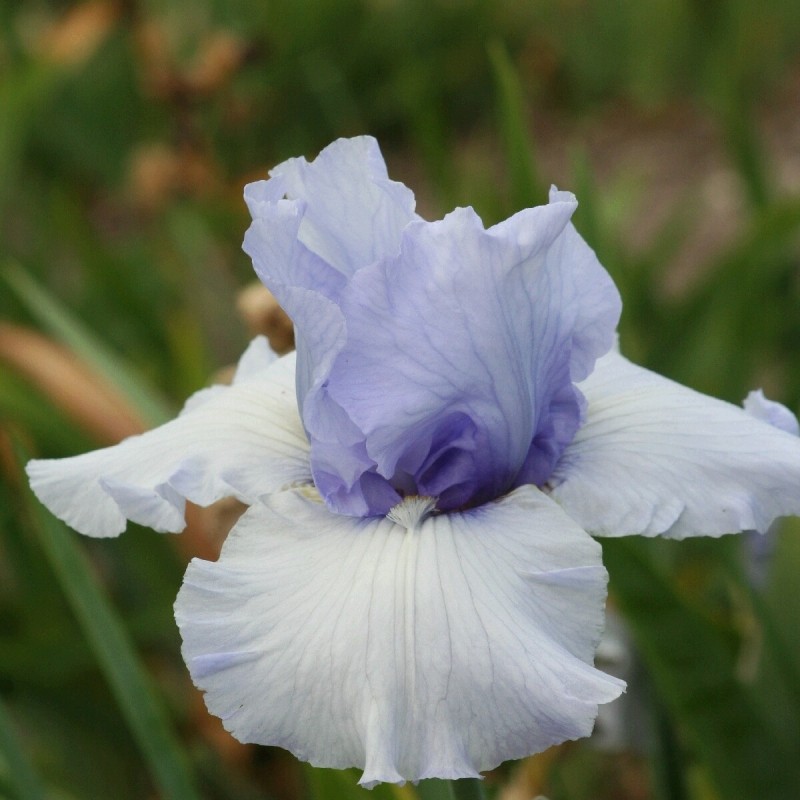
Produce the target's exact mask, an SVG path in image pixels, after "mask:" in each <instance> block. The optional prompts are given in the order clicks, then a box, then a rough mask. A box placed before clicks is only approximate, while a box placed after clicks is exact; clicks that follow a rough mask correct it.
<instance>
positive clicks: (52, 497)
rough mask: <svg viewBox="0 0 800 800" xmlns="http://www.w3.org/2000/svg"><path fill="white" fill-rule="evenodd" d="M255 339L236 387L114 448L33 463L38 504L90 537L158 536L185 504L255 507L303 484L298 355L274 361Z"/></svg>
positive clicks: (179, 521)
mask: <svg viewBox="0 0 800 800" xmlns="http://www.w3.org/2000/svg"><path fill="white" fill-rule="evenodd" d="M274 359H275V356H274V354H272V352H271V351H270V350H269V347H268V345H267V344H266V340H263V339H257V340H255V341H254V342H253V343H252V344H251V346H250V348H248V351H247V352H246V353H245V355H244V356H243V357H242V360H241V362H240V365H239V369H238V371H237V375H236V379H235V380H234V383H233V385H232V386H224V387H223V386H215V387H212V388H211V389H204V390H201V391H200V392H198V393H197V394H195V395H194V396H193V397H191V398H190V399H189V401H188V402H187V404H186V406H185V408H184V411H183V412H182V413H181V415H180V416H179V417H177V418H176V419H174V420H172V421H171V422H168V423H166V424H165V425H162V426H161V427H159V428H156V429H154V430H152V431H148V432H147V433H144V434H142V435H140V436H132V437H131V438H129V439H125V440H124V441H122V442H120V443H119V444H117V445H114V446H113V447H107V448H105V449H103V450H96V451H94V452H91V453H85V454H84V455H80V456H74V457H72V458H63V459H53V460H40V461H31V462H30V463H29V464H28V467H27V471H28V475H29V477H30V482H31V487H32V488H33V491H34V492H35V493H36V495H37V497H38V498H39V499H40V500H41V501H42V503H44V504H45V505H46V506H47V507H48V508H49V509H50V510H51V511H52V512H53V513H54V514H55V515H56V516H57V517H59V518H61V519H62V520H64V521H65V522H67V523H68V524H69V525H71V526H72V527H73V528H75V529H76V530H77V531H80V532H81V533H85V534H87V535H89V536H99V537H107V536H116V535H118V534H120V533H122V531H124V530H125V525H126V520H128V519H129V520H131V521H132V522H137V523H139V524H140V525H147V526H149V527H151V528H154V529H155V530H157V531H173V532H174V531H180V530H183V528H184V527H185V525H186V522H185V519H184V507H185V500H190V501H191V502H193V503H197V504H198V505H209V504H210V503H213V502H214V501H216V500H219V499H220V498H222V497H236V498H237V499H239V500H241V501H242V502H245V503H252V502H254V501H255V500H256V499H257V498H258V497H259V496H260V495H261V494H263V493H264V492H269V491H274V490H277V489H280V488H282V487H285V486H288V485H291V484H292V483H295V482H308V481H309V480H310V472H309V467H308V442H307V439H306V437H305V434H304V433H303V428H302V425H301V423H300V419H299V416H298V413H297V405H296V402H295V393H294V355H293V354H292V355H289V356H285V357H284V358H282V359H279V360H277V361H275V360H274Z"/></svg>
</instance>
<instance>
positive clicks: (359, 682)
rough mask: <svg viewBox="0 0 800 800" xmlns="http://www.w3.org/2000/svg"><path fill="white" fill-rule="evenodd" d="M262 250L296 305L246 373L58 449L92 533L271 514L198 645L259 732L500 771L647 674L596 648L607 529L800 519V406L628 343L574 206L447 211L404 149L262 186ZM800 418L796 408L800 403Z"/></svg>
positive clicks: (200, 675) (712, 529) (256, 236)
mask: <svg viewBox="0 0 800 800" xmlns="http://www.w3.org/2000/svg"><path fill="white" fill-rule="evenodd" d="M245 198H246V201H247V203H248V206H249V208H250V212H251V215H252V217H253V223H252V225H251V227H250V229H249V230H248V232H247V235H246V238H245V245H244V246H245V250H246V251H247V253H248V254H249V255H250V256H251V258H252V259H253V263H254V266H255V269H256V272H257V273H258V275H259V277H260V278H261V279H262V281H263V282H264V283H265V284H266V285H267V286H268V287H269V289H271V290H272V292H273V293H274V294H275V295H276V297H277V298H278V300H279V301H280V302H281V304H282V305H283V307H284V308H285V309H286V310H287V312H288V313H289V315H290V316H291V317H292V320H293V322H294V324H295V330H296V340H297V351H296V353H294V354H291V355H289V356H285V357H283V358H277V357H276V356H275V355H274V354H272V353H271V351H270V350H269V348H268V346H267V344H266V342H265V341H264V340H262V339H257V340H255V341H254V342H253V343H252V344H251V346H250V347H249V348H248V350H247V352H246V353H245V355H244V356H243V357H242V360H241V361H240V364H239V367H238V370H237V372H236V376H235V379H234V381H233V384H232V385H231V386H227V387H221V386H216V387H212V388H211V389H206V390H203V391H201V392H199V393H198V394H196V395H194V396H193V397H192V398H191V399H190V400H189V402H188V403H187V405H186V407H185V408H184V410H183V411H182V413H181V414H180V416H178V417H177V418H176V419H175V420H173V421H171V422H169V423H167V424H166V425H163V426H162V427H160V428H157V429H156V430H154V431H151V432H148V433H145V434H143V435H141V436H137V437H133V438H130V439H127V440H125V441H123V442H122V443H120V444H119V445H116V446H114V447H111V448H107V449H104V450H99V451H96V452H93V453H88V454H85V455H81V456H76V457H74V458H68V459H62V460H52V461H33V462H31V463H30V464H29V467H28V472H29V475H30V479H31V485H32V487H33V489H34V491H35V492H36V493H37V495H38V496H39V498H40V499H41V500H42V501H43V502H44V503H45V504H46V505H47V506H48V507H49V508H50V509H51V510H52V511H53V512H54V513H55V514H57V515H58V516H59V517H61V518H62V519H63V520H65V521H66V522H67V523H69V524H70V525H71V526H73V527H74V528H75V529H77V530H78V531H80V532H82V533H85V534H87V535H90V536H115V535H117V534H119V533H120V532H122V531H123V530H124V528H125V525H126V520H131V521H134V522H136V523H139V524H142V525H147V526H150V527H152V528H154V529H156V530H158V531H179V530H181V529H182V528H183V527H184V525H185V521H184V507H185V501H186V500H189V501H191V502H193V503H197V504H199V505H208V504H210V503H213V502H215V501H216V500H219V499H221V498H223V497H229V496H231V497H235V498H237V499H239V500H240V501H242V502H243V503H245V504H247V505H248V506H249V508H248V510H247V511H246V512H245V514H244V515H243V516H242V517H241V518H240V519H239V521H238V522H237V524H236V525H235V527H234V528H233V530H232V531H231V533H230V534H229V536H228V538H227V540H226V542H225V544H224V546H223V549H222V553H221V555H220V558H219V560H218V561H217V562H207V561H202V560H198V559H195V560H193V561H192V563H191V564H190V565H189V568H188V570H187V573H186V577H185V581H184V585H183V587H182V589H181V591H180V594H179V596H178V599H177V603H176V619H177V622H178V625H179V626H180V630H181V634H182V637H183V654H184V657H185V659H186V662H187V664H188V667H189V670H190V672H191V675H192V678H193V680H194V682H195V683H196V684H197V686H198V687H199V688H200V689H202V690H203V691H204V692H205V693H206V694H205V696H206V702H207V704H208V706H209V708H210V710H211V711H212V712H213V713H215V714H217V715H218V716H220V717H221V718H222V720H223V722H224V724H225V727H226V728H227V729H228V730H229V731H230V732H231V733H233V734H234V735H235V736H236V737H237V738H239V739H240V740H242V741H245V742H256V743H262V744H271V745H278V746H281V747H284V748H286V749H288V750H290V751H292V752H293V753H294V754H295V755H297V756H298V757H299V758H301V759H304V760H307V761H310V762H311V763H312V764H315V765H319V766H327V767H350V766H357V767H360V768H362V769H363V776H362V778H361V783H362V784H363V785H366V786H371V785H374V784H375V783H378V782H381V781H388V782H401V781H404V780H413V781H416V780H419V779H422V778H428V777H439V778H461V777H474V776H477V775H478V774H479V772H480V771H483V770H487V769H490V768H492V767H494V766H496V765H497V764H499V763H500V762H502V761H504V760H507V759H512V758H519V757H522V756H526V755H529V754H531V753H534V752H537V751H540V750H543V749H545V748H546V747H548V746H550V745H552V744H555V743H558V742H561V741H564V740H567V739H574V738H577V737H581V736H586V735H588V734H589V733H590V732H591V729H592V726H593V723H594V719H595V716H596V714H597V708H598V705H600V704H602V703H607V702H609V701H610V700H613V699H614V698H615V697H617V696H618V695H619V693H620V692H621V691H622V690H623V688H624V687H623V684H622V683H621V682H620V681H619V680H617V679H615V678H613V677H611V676H609V675H606V674H604V673H602V672H601V671H599V670H597V669H596V668H595V667H594V665H593V658H594V653H595V649H596V647H597V644H598V640H599V637H600V634H601V632H602V628H603V607H604V601H605V595H606V582H607V575H606V571H605V569H604V568H603V565H602V563H601V557H600V556H601V553H600V547H599V545H598V544H597V542H596V541H595V540H594V539H593V538H592V535H604V536H622V535H628V534H641V535H645V536H656V535H662V536H667V537H671V538H683V537H686V536H695V535H710V536H719V535H721V534H724V533H729V532H734V531H740V530H744V529H757V530H761V531H764V530H766V528H767V527H768V526H769V525H770V524H771V523H772V521H773V520H774V519H775V518H777V517H780V516H784V515H789V514H799V513H800V440H798V438H797V437H796V436H795V435H793V430H794V429H793V422H792V420H793V416H792V415H791V413H790V412H789V411H788V410H787V409H785V408H783V407H782V406H778V405H777V404H772V403H769V401H766V400H765V399H764V398H763V396H760V395H753V396H751V397H750V398H749V399H748V407H747V409H740V408H737V407H735V406H732V405H730V404H727V403H724V402H721V401H718V400H715V399H712V398H710V397H706V396H704V395H701V394H698V393H696V392H694V391H692V390H690V389H687V388H685V387H682V386H680V385H678V384H675V383H673V382H671V381H669V380H667V379H665V378H662V377H660V376H658V375H656V374H654V373H651V372H649V371H647V370H645V369H642V368H640V367H637V366H635V365H633V364H631V363H630V362H628V361H627V360H626V359H625V358H623V357H622V356H621V355H620V354H619V353H618V352H617V350H616V348H615V329H616V325H617V321H618V317H619V313H620V300H619V296H618V293H617V291H616V288H615V287H614V284H613V282H612V281H611V279H610V277H609V276H608V274H607V273H606V272H605V270H604V269H603V267H602V266H601V265H600V264H599V262H598V261H597V259H596V257H595V255H594V253H593V252H592V251H591V249H590V248H589V247H588V246H587V245H586V244H585V243H584V242H583V240H582V239H581V238H580V236H579V235H578V233H577V232H576V231H575V229H574V228H573V226H572V224H571V222H570V217H571V215H572V213H573V211H574V209H575V207H576V203H575V200H574V198H573V197H572V196H571V195H569V194H567V193H563V192H557V191H553V192H552V193H551V197H550V202H549V204H548V205H545V206H542V207H538V208H533V209H528V210H525V211H522V212H520V213H518V214H516V215H515V216H513V217H511V218H510V219H508V220H506V221H505V222H502V223H500V224H499V225H495V226H493V227H490V228H488V229H487V228H485V227H484V225H483V224H482V222H481V220H480V219H479V218H478V216H477V215H476V214H475V213H474V212H473V211H472V210H471V209H468V208H467V209H457V210H456V211H454V212H452V213H451V214H449V215H448V216H446V217H445V218H444V219H443V220H441V221H438V222H426V221H424V220H422V219H421V218H420V217H419V216H417V215H416V213H415V212H414V199H413V195H412V194H411V192H410V191H409V190H408V189H407V188H406V187H405V186H403V185H402V184H398V183H395V182H392V181H390V180H389V179H388V177H387V174H386V168H385V165H384V163H383V160H382V158H381V155H380V151H379V150H378V147H377V144H376V143H375V141H374V140H372V139H370V138H368V137H362V138H358V139H353V140H340V141H337V142H335V143H334V144H332V145H330V146H329V147H328V148H326V149H325V150H324V151H323V152H322V153H321V154H320V155H319V156H318V158H317V159H316V160H315V161H314V162H312V163H308V162H306V161H305V160H304V159H292V160H290V161H287V162H285V163H284V164H282V165H280V166H279V167H277V168H276V169H274V170H273V171H272V173H271V177H270V179H269V180H266V181H262V182H258V183H255V184H252V185H250V186H248V187H247V188H246V190H245ZM794 422H795V423H796V421H794Z"/></svg>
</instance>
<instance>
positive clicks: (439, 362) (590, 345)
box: [303, 196, 620, 513]
mask: <svg viewBox="0 0 800 800" xmlns="http://www.w3.org/2000/svg"><path fill="white" fill-rule="evenodd" d="M574 208H575V203H574V200H573V199H571V196H570V198H566V199H562V198H561V197H558V198H556V201H555V202H553V203H551V204H550V205H548V206H543V207H540V208H535V209H529V210H527V211H523V212H520V213H519V214H517V215H515V216H514V217H512V218H511V219H510V220H507V221H506V222H504V223H502V224H501V225H498V226H495V227H494V228H490V229H489V230H484V228H483V225H482V223H481V221H480V219H479V218H478V217H477V215H476V214H475V213H474V212H473V211H472V210H471V209H458V210H456V211H455V212H453V213H452V214H450V215H448V216H447V217H446V218H445V219H444V220H442V221H441V222H438V223H422V222H420V223H412V224H411V225H409V227H408V228H407V229H406V232H405V234H404V237H403V243H402V249H401V252H400V254H399V255H398V256H397V257H396V258H392V259H387V260H384V261H381V262H379V263H376V264H375V265H372V266H370V267H367V268H364V269H362V270H360V271H359V272H357V273H356V274H355V275H354V276H353V278H352V279H351V281H350V282H349V284H348V285H347V287H346V288H345V289H344V290H343V291H342V293H341V295H340V299H339V307H340V309H341V312H342V315H343V317H344V320H345V330H346V344H345V345H344V346H343V347H342V349H341V351H340V352H339V353H338V354H337V356H336V360H335V363H334V364H333V367H332V369H331V371H330V374H329V375H328V376H327V378H326V381H325V387H324V389H322V390H321V391H320V392H319V394H317V395H315V397H314V404H315V406H316V408H311V407H310V404H309V402H308V400H307V401H306V404H305V406H304V408H303V413H304V421H305V424H306V428H307V430H308V431H309V435H310V438H311V441H312V467H313V469H314V474H315V476H316V474H317V470H318V463H317V452H318V448H320V447H321V446H322V445H324V447H325V448H326V450H327V451H328V452H333V451H335V449H336V447H337V445H338V446H339V448H340V450H341V451H342V452H344V451H348V450H349V451H352V449H353V443H352V440H351V438H350V434H348V435H347V438H342V439H340V440H338V441H332V440H331V439H330V434H334V435H336V428H335V426H331V425H328V426H327V428H326V430H325V431H323V430H321V428H319V427H317V425H316V423H315V421H313V420H312V419H311V414H312V413H313V414H315V418H317V419H326V418H329V417H334V416H335V415H336V414H341V410H344V412H345V414H346V416H347V417H348V418H349V419H350V420H352V422H353V423H354V424H355V426H356V428H357V429H358V430H360V431H361V432H362V434H363V442H364V444H365V446H366V454H367V455H368V456H369V458H371V459H372V460H373V462H374V464H375V467H374V473H375V474H376V476H382V477H383V478H384V479H387V480H388V481H389V482H390V484H391V485H392V486H393V487H395V488H398V489H400V490H403V491H406V490H407V487H406V481H407V482H408V485H409V487H410V489H408V491H411V492H412V493H419V494H435V495H438V496H439V497H440V503H441V505H440V508H444V509H446V508H457V507H460V506H462V505H464V504H465V503H471V504H476V503H479V502H483V501H485V500H488V499H491V498H494V497H497V496H498V495H500V494H502V493H504V492H505V491H508V490H509V489H510V488H512V487H513V486H515V485H519V484H522V483H527V482H531V483H542V482H544V480H545V479H546V478H547V477H548V476H549V474H550V471H551V470H552V468H553V465H554V463H555V461H556V459H557V458H558V456H559V455H560V453H561V451H562V450H563V447H564V446H565V444H566V443H567V442H568V441H569V440H570V439H571V438H572V436H573V435H574V433H575V430H576V429H577V427H578V424H579V420H580V411H581V397H580V394H579V393H578V392H577V391H576V390H575V388H574V386H573V385H572V380H574V378H575V377H583V376H584V374H585V372H586V370H587V369H588V368H589V366H590V364H592V363H593V362H594V359H596V358H597V357H598V356H599V355H601V354H602V353H603V352H605V351H606V350H607V349H608V348H609V347H610V346H611V344H612V342H613V336H614V327H615V325H616V321H617V319H618V316H619V310H620V301H619V296H618V294H617V291H616V289H615V287H614V285H613V283H612V282H611V279H610V278H609V277H608V275H607V273H606V272H605V271H604V270H603V268H602V267H601V266H600V265H599V263H598V262H597V260H596V258H595V257H594V254H593V253H592V251H591V250H590V249H589V248H588V247H587V246H586V244H585V243H584V242H583V241H582V240H581V239H580V237H579V236H578V235H577V234H576V233H575V232H574V229H573V228H572V227H571V225H570V224H569V218H570V216H571V214H572V212H573V210H574ZM329 460H331V461H332V460H333V459H329ZM350 480H351V479H350V477H349V476H342V480H341V481H340V487H339V494H334V495H332V494H329V493H326V500H328V502H329V503H330V504H331V506H332V507H333V508H335V509H337V510H340V511H342V512H344V513H362V512H361V511H360V508H361V507H362V505H363V502H362V501H363V494H364V487H362V486H360V485H358V484H351V482H350ZM368 480H373V479H372V478H370V479H368ZM343 499H344V500H345V502H342V500H343ZM367 505H370V504H369V503H367ZM371 510H372V512H373V513H381V512H383V513H385V511H386V510H387V509H386V508H384V507H380V506H371Z"/></svg>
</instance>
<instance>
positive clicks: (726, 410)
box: [550, 352, 800, 539]
mask: <svg viewBox="0 0 800 800" xmlns="http://www.w3.org/2000/svg"><path fill="white" fill-rule="evenodd" d="M580 388H581V390H582V391H583V392H584V394H585V396H586V400H587V415H586V423H585V425H584V426H583V427H582V428H581V429H580V431H579V432H578V434H577V435H576V437H575V439H574V440H573V442H572V443H571V444H570V445H569V446H568V447H567V449H566V451H565V452H564V455H563V456H562V458H561V460H560V462H559V464H558V466H557V467H556V470H555V472H554V474H553V476H552V478H551V481H550V484H551V486H552V497H553V498H554V499H555V500H556V501H557V502H558V503H560V504H561V505H562V507H563V508H564V510H565V511H566V512H567V513H568V514H569V515H570V516H571V517H573V519H575V520H576V521H577V522H578V523H579V524H580V525H581V526H583V527H584V528H585V529H586V530H588V531H589V532H590V533H593V534H599V535H604V536H622V535H627V534H643V535H645V536H655V535H658V534H663V535H664V536H668V537H670V538H675V539H681V538H684V537H686V536H700V535H708V536H719V535H721V534H724V533H733V532H737V531H741V530H749V529H754V530H758V531H761V532H764V531H766V529H767V528H768V527H769V525H770V524H771V523H772V522H773V520H775V519H776V518H777V517H782V516H787V515H797V514H800V489H799V488H798V487H800V439H798V438H797V437H796V436H793V435H791V434H789V433H786V432H784V431H782V430H779V429H778V428H775V427H773V426H772V425H769V424H766V423H765V422H762V421H761V420H759V419H756V418H754V417H753V416H752V415H751V414H748V413H746V412H745V411H743V410H742V409H740V408H737V407H736V406H734V405H731V404H729V403H725V402H722V401H721V400H716V399H714V398H711V397H707V396H705V395H702V394H699V393H698V392H694V391H692V390H691V389H688V388H686V387H685V386H681V385H679V384H677V383H674V382H672V381H670V380H667V379H666V378H663V377H661V376H659V375H656V374H655V373H652V372H649V371H648V370H645V369H642V368H641V367H637V366H636V365H634V364H631V363H630V362H629V361H627V360H626V359H624V358H623V357H622V356H620V355H619V354H618V353H613V352H612V353H609V354H608V355H606V356H605V357H604V358H602V359H600V360H599V361H598V362H597V366H596V367H595V371H594V372H593V373H592V375H591V376H590V377H589V378H588V379H587V380H586V381H584V382H583V383H582V384H581V385H580Z"/></svg>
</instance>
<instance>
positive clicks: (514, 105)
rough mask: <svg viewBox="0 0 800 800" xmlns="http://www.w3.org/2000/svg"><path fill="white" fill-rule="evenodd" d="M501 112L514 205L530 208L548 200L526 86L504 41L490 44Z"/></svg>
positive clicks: (501, 127)
mask: <svg viewBox="0 0 800 800" xmlns="http://www.w3.org/2000/svg"><path fill="white" fill-rule="evenodd" d="M489 60H490V61H491V63H492V71H493V73H494V79H495V85H496V89H497V97H498V103H499V111H500V130H501V133H502V137H503V142H504V144H505V149H506V163H507V165H508V170H509V177H510V179H511V201H512V203H513V205H514V208H517V209H519V208H529V207H530V206H535V205H538V204H540V203H544V202H546V201H547V195H546V193H545V190H544V187H543V184H542V182H541V180H540V179H539V174H538V170H537V169H536V162H535V159H534V156H533V149H532V145H531V139H530V136H529V135H528V130H527V125H526V124H525V99H524V95H523V92H522V85H521V84H520V81H519V76H518V75H517V72H516V70H515V69H514V65H513V64H512V63H511V59H510V58H509V56H508V52H507V50H506V49H505V47H504V46H503V45H502V44H501V43H500V42H497V41H495V42H492V43H491V44H490V45H489Z"/></svg>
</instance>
